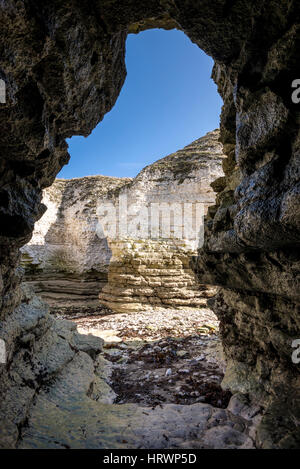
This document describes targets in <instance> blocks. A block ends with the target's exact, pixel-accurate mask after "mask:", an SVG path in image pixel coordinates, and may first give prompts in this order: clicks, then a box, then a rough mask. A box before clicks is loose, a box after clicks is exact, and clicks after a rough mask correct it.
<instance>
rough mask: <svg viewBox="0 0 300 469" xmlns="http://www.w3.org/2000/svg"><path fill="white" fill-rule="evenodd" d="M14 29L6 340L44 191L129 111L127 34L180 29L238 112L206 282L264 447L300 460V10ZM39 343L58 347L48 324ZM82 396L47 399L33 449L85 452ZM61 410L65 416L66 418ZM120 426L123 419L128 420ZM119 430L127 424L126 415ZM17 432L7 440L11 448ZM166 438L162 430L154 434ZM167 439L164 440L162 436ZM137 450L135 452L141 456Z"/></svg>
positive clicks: (228, 107)
mask: <svg viewBox="0 0 300 469" xmlns="http://www.w3.org/2000/svg"><path fill="white" fill-rule="evenodd" d="M0 15H1V25H2V29H1V39H0V45H1V57H2V62H1V70H0V74H1V78H2V79H4V80H5V82H6V85H7V103H6V104H5V105H2V104H1V119H0V127H1V146H0V151H1V163H0V177H1V191H0V204H1V205H0V260H1V273H0V289H1V293H2V295H1V315H0V318H1V329H5V330H6V325H7V326H8V325H9V321H10V317H12V316H13V314H14V313H13V311H14V310H15V308H16V307H17V306H18V304H19V303H20V299H21V293H20V288H19V285H20V281H21V278H20V275H19V272H18V270H16V267H17V265H18V262H19V248H20V247H21V246H23V245H24V244H26V243H27V242H28V241H29V239H30V237H31V233H32V231H33V226H34V223H35V221H36V220H37V219H39V218H40V217H41V216H42V214H43V212H44V210H45V207H44V205H43V204H42V203H41V198H42V189H43V188H45V187H46V186H49V185H50V184H51V183H52V182H53V180H54V178H55V176H56V174H57V173H58V171H59V170H60V168H61V167H62V165H63V164H65V163H66V162H67V161H68V158H69V155H68V153H67V145H66V142H65V139H66V138H68V137H71V136H72V135H88V134H89V133H90V132H91V130H92V129H93V128H94V127H95V125H96V124H97V123H98V122H99V121H100V120H101V119H102V118H103V116H104V114H105V113H106V112H108V111H109V110H110V109H111V108H112V106H113V105H114V103H115V100H116V98H117V96H118V94H119V93H120V90H121V87H122V84H123V82H124V78H125V75H126V71H125V60H124V56H125V40H126V36H127V33H128V32H138V31H140V30H143V29H147V28H150V27H155V26H159V27H165V28H166V29H170V28H172V27H178V28H179V29H181V30H183V31H184V32H185V33H186V34H187V35H188V36H189V37H190V39H191V40H192V41H194V42H195V43H196V44H197V45H198V46H199V47H200V48H202V49H203V50H204V51H205V52H207V53H208V54H209V55H211V56H212V57H213V58H214V60H215V63H216V65H215V68H214V79H215V81H216V82H217V84H218V87H219V91H220V94H221V96H222V98H223V100H224V107H223V110H222V115H221V140H222V143H223V145H224V152H225V154H226V155H228V158H227V159H226V160H224V162H223V168H224V172H225V175H226V178H225V179H223V180H221V181H218V183H217V186H218V189H219V195H218V200H217V205H216V207H215V209H211V210H210V212H209V216H210V219H209V220H208V224H207V231H206V244H205V246H204V248H203V250H202V251H201V252H200V253H199V256H198V257H197V259H196V260H195V268H196V270H197V273H198V276H199V278H200V280H201V282H204V283H211V284H213V285H220V286H221V291H220V293H219V295H218V298H217V300H216V301H215V304H214V310H215V312H216V314H217V315H218V316H219V318H220V321H221V326H220V329H221V334H222V340H223V343H224V351H225V355H226V357H227V360H229V363H230V366H229V367H228V369H227V376H226V375H225V382H226V383H227V385H228V386H230V387H231V388H232V389H234V390H236V389H238V388H240V389H242V392H244V391H246V390H247V391H246V392H248V393H249V394H250V395H251V399H252V400H253V401H258V400H259V399H260V400H261V402H262V404H263V406H264V409H265V414H264V417H263V418H262V420H261V423H260V426H259V428H258V431H257V434H256V444H257V445H258V446H260V447H265V448H270V447H274V448H282V447H297V446H298V447H299V441H300V435H299V426H298V422H299V412H300V405H299V397H300V396H299V364H296V363H293V362H292V360H291V354H292V348H291V342H292V340H293V339H294V338H297V339H298V338H299V336H300V326H299V310H298V308H299V286H298V285H297V283H296V281H297V278H298V277H299V274H298V272H299V271H298V268H299V238H300V236H299V148H300V134H299V104H297V103H293V102H292V100H291V94H292V89H291V83H292V82H293V80H295V79H297V78H299V77H298V73H299V22H300V18H299V15H300V13H299V2H298V0H272V1H269V0H253V1H251V2H249V1H246V0H237V1H235V2H228V1H227V0H212V1H210V2H206V1H204V0H203V1H199V2H197V3H195V2H191V1H190V0H183V1H181V2H178V1H176V0H174V1H173V0H170V1H165V0H149V1H147V2H142V3H141V2H132V1H129V0H124V1H122V2H120V1H115V0H103V1H101V2H99V1H98V0H93V1H89V2H86V1H83V2H77V1H75V0H64V1H62V0H54V1H53V0H51V1H50V0H45V1H43V2H36V1H35V0H26V1H25V0H19V1H18V2H15V1H11V0H4V1H2V2H1V6H0ZM244 287H245V288H244ZM24 313H25V311H24ZM26 314H29V313H28V312H27V313H26ZM23 316H24V315H23ZM32 328H33V331H32V332H34V329H35V328H37V331H39V332H42V330H41V328H40V327H38V324H37V322H35V323H34V324H33V326H32ZM50 329H51V327H50ZM53 333H54V332H53ZM21 335H22V328H18V327H17V326H16V324H15V325H12V328H11V332H10V334H9V337H11V340H10V341H8V353H9V354H10V353H11V351H12V350H13V349H14V347H15V344H16V343H17V344H18V347H20V353H24V354H25V352H26V347H24V346H23V345H22V343H21V342H19V341H18V339H19V337H21ZM40 340H41V342H43V341H44V340H45V341H46V337H45V339H44V338H43V337H41V339H40ZM32 353H33V355H34V354H35V353H37V352H35V351H33V352H32ZM83 357H84V358H85V357H86V355H84V356H82V355H81V356H80V357H78V358H77V360H79V361H80V360H81V359H83ZM2 368H3V367H2ZM83 368H84V369H87V367H83ZM1 374H2V376H1V400H2V395H3V396H10V397H9V398H10V399H11V401H12V402H13V401H14V400H15V402H18V400H16V399H15V397H14V396H15V395H14V384H13V383H14V381H13V379H12V377H11V375H9V369H8V366H7V367H6V366H4V369H3V370H2V373H1ZM69 376H70V375H66V376H65V379H66V381H65V383H66V382H70V381H69ZM70 379H71V378H70ZM84 381H85V382H86V380H84ZM71 382H72V383H73V382H74V379H73V380H71ZM80 383H81V382H80V381H79V380H78V382H77V383H75V384H74V388H73V389H74V394H75V395H76V392H75V389H77V391H78V395H77V396H78V399H77V400H76V398H75V400H73V404H72V402H70V401H72V397H71V396H74V394H71V393H70V386H68V393H67V394H64V395H63V396H64V399H65V400H64V399H62V395H61V392H60V390H58V391H57V393H55V383H54V384H52V385H51V392H50V393H48V394H47V393H46V386H45V384H43V383H42V390H41V391H40V393H39V395H38V397H37V407H35V410H36V412H35V414H34V417H33V416H32V419H33V421H34V424H35V425H36V428H37V432H38V434H39V437H37V438H35V439H33V438H30V432H29V433H28V438H27V440H26V443H25V440H24V441H23V444H24V445H29V444H31V445H32V446H40V445H44V446H47V444H49V445H51V446H54V445H56V444H57V443H55V441H61V442H63V444H66V445H68V444H69V439H71V437H72V431H73V435H74V433H75V435H74V438H76V439H77V441H78V440H81V441H82V439H84V438H85V437H84V436H83V434H82V429H80V430H79V425H78V423H76V422H78V421H79V420H80V418H81V422H82V419H85V418H86V416H87V415H88V412H89V411H88V409H87V407H86V406H85V404H84V403H83V401H82V400H80V397H81V396H82V395H81V394H80V392H81V391H80V386H81V384H80ZM57 384H58V383H57ZM61 385H62V386H64V383H63V381H61ZM76 386H77V388H76ZM23 389H24V388H23ZM60 389H61V388H60ZM28 392H29V393H32V390H31V391H30V390H29V391H28ZM22 395H24V396H25V393H23V394H22ZM68 395H69V400H68V397H67V396H68ZM79 396H80V397H79ZM18 397H19V396H18ZM24 398H25V397H24ZM58 400H59V402H64V403H65V407H64V410H61V412H60V411H58V410H57V407H56V404H57V403H58ZM79 401H80V405H77V404H78V403H79ZM98 405H99V404H98ZM43 409H44V410H43ZM186 409H187V408H183V409H182V412H183V426H184V425H185V424H186V422H187V420H184V415H185V416H186V419H189V415H190V414H188V413H186V414H185V412H187V411H186ZM203 409H204V408H203ZM1 412H2V415H3V411H1ZM120 412H121V410H120V409H119V408H118V409H116V411H115V416H116V419H117V418H118V417H119V415H120ZM138 412H139V410H138ZM155 412H156V411H153V414H152V415H156V414H155ZM205 412H206V410H202V411H201V410H200V405H199V404H197V406H196V407H194V408H193V412H192V416H193V418H194V417H195V415H197V414H198V415H199V419H200V415H202V416H203V415H204V414H205ZM129 414H130V415H131V416H133V411H132V408H131V407H129V408H128V415H129ZM20 415H21V414H20ZM45 416H47V419H48V427H47V428H45V420H46V419H45ZM60 418H62V420H63V421H64V422H65V423H64V424H63V425H62V427H61V430H59V426H58V424H57V422H58V421H59V420H60ZM105 419H106V417H105V412H104V411H103V415H102V416H101V418H99V419H98V420H99V421H100V422H101V425H103V429H105V426H106V425H105V424H106V423H107V421H105ZM171 419H172V415H171V414H170V413H169V414H168V416H167V420H168V421H169V422H171ZM87 420H88V418H87ZM109 420H110V421H111V422H116V420H114V419H113V418H112V416H111V415H110V416H109ZM9 422H10V420H9V419H5V426H4V427H3V426H1V429H3V428H4V429H5V430H6V435H7V432H8V430H9V428H10V423H9ZM159 422H160V423H159ZM119 424H120V421H119V422H118V424H117V425H116V427H117V428H116V427H114V428H115V430H116V431H115V432H112V433H113V434H114V436H115V437H116V434H118V435H120V434H122V429H124V431H127V434H129V432H128V428H127V426H126V425H127V424H126V423H125V419H123V420H122V425H123V426H121V425H119ZM161 424H162V422H161V420H160V421H158V420H156V422H155V423H154V422H153V428H154V425H158V427H156V429H158V428H162V427H161V426H160V425H161ZM162 425H165V421H164V423H163V424H162ZM97 428H98V429H99V428H100V427H99V426H98V427H97ZM97 428H96V425H93V424H92V423H91V425H90V426H89V432H88V441H89V446H90V447H93V446H97V441H96V440H95V439H93V435H97ZM138 428H141V427H138ZM73 429H74V430H73ZM11 430H12V433H13V432H14V431H15V430H16V428H15V427H14V426H12V427H11ZM68 430H70V432H71V433H70V435H71V436H70V438H69V437H68V436H67V435H68ZM172 431H173V432H174V428H173V430H172ZM184 431H185V430H184V429H183V430H182V432H183V433H184ZM215 431H216V430H215V428H213V429H212V430H211V432H212V433H214V432H215ZM50 433H51V435H52V436H51V438H50ZM123 434H124V433H123ZM53 435H55V436H53ZM156 435H157V438H158V440H159V438H160V437H161V432H160V431H157V432H156ZM48 436H49V438H48ZM129 436H130V434H129ZM196 437H197V436H196ZM158 440H157V442H156V443H155V442H153V440H152V442H151V443H150V442H149V440H147V443H145V444H146V445H153V446H152V447H155V444H157V445H160V444H162V442H161V441H160V440H159V441H158ZM3 441H4V440H3V439H2V442H3ZM50 441H51V443H49V442H50ZM102 441H103V440H102ZM116 441H117V440H116ZM118 441H120V440H118ZM128 441H129V443H128V444H129V446H130V441H131V443H133V440H131V438H129V440H128ZM215 441H217V436H216V435H215ZM14 442H15V440H14V439H13V440H12V442H11V443H10V444H11V445H13V444H14ZM30 442H31V443H30ZM2 444H4V443H2ZM116 444H120V445H122V443H121V442H120V443H116ZM165 444H166V443H165ZM103 445H105V443H103Z"/></svg>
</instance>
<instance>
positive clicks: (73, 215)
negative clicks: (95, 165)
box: [21, 130, 225, 312]
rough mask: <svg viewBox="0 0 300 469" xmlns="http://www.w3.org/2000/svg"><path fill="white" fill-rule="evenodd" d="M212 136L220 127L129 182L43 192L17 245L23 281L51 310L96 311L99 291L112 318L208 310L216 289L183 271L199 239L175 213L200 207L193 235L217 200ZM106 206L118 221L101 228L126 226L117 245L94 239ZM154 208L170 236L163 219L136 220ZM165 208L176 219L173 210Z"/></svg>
mask: <svg viewBox="0 0 300 469" xmlns="http://www.w3.org/2000/svg"><path fill="white" fill-rule="evenodd" d="M218 138H219V131H217V130H216V131H213V132H209V133H208V134H207V135H206V136H204V137H202V138H200V139H198V140H196V141H195V142H193V143H192V144H190V145H188V146H186V147H185V148H184V149H182V150H179V151H178V152H176V153H174V154H172V155H169V156H167V157H165V158H162V159H161V160H159V161H157V162H155V163H154V164H152V165H150V166H148V167H147V168H145V169H144V170H143V171H141V173H140V174H139V175H138V176H137V177H136V178H135V179H133V180H131V179H129V178H123V179H121V178H110V177H105V176H89V177H84V178H78V179H70V180H60V179H56V180H55V182H54V183H53V185H52V186H51V187H49V188H47V189H45V190H44V192H43V203H44V204H45V205H46V207H47V211H46V213H45V215H44V216H43V217H42V218H41V219H40V220H39V221H38V222H37V223H36V225H35V229H34V231H33V236H32V238H31V240H30V242H29V243H28V244H27V245H26V246H24V247H23V248H22V249H21V252H22V260H21V265H22V266H23V267H24V268H25V281H26V282H27V283H29V284H30V285H32V286H33V287H34V289H35V291H36V292H37V293H39V294H40V295H41V296H42V298H43V299H45V300H46V301H47V303H48V304H49V305H50V306H51V308H52V309H56V308H58V309H60V310H61V309H64V310H66V311H69V312H70V311H74V310H76V309H80V310H81V311H82V310H84V309H97V308H99V306H100V302H99V299H98V294H99V292H100V291H101V290H102V289H103V287H104V286H105V288H104V290H103V292H102V293H101V295H100V301H101V303H102V304H104V305H105V306H108V307H109V308H111V309H112V310H114V311H117V312H124V311H136V310H139V309H141V310H142V309H145V308H149V306H164V307H171V306H172V307H177V306H191V307H195V306H199V305H204V304H206V300H205V298H207V297H208V296H211V294H212V293H213V292H214V289H210V290H209V289H208V288H205V287H204V286H203V285H202V286H200V285H199V284H198V281H197V279H196V277H195V274H194V272H193V271H192V270H191V268H190V265H189V264H190V259H191V256H192V255H194V254H196V250H197V247H198V244H199V239H200V234H199V232H196V229H195V230H194V231H193V232H191V233H189V232H187V233H184V232H183V229H184V224H187V223H188V221H189V220H188V217H187V214H186V215H185V219H184V218H183V215H184V213H183V210H184V207H186V208H188V209H189V210H190V211H191V214H192V210H193V208H194V211H195V209H196V204H201V207H203V210H202V212H203V213H202V212H201V214H200V217H201V219H199V220H198V224H199V227H198V230H203V226H202V225H203V214H204V212H206V211H207V207H208V206H209V205H212V204H213V203H214V202H215V194H214V191H213V190H212V188H211V187H210V182H212V181H213V180H214V179H216V178H217V177H218V176H221V175H222V174H223V171H222V166H221V164H222V158H224V157H225V155H223V153H222V145H221V144H220V143H219V142H218ZM107 202H110V203H112V204H113V206H114V207H115V208H116V215H118V217H116V220H112V219H111V220H110V223H109V227H108V228H109V229H111V228H112V229H114V226H111V225H113V224H114V223H116V222H118V221H120V216H119V215H121V216H122V220H123V221H125V227H124V228H125V230H127V231H126V233H125V232H124V229H123V232H122V233H120V232H119V231H120V227H119V231H118V233H116V239H112V238H111V237H110V233H108V234H106V233H104V236H99V228H100V229H101V232H103V227H102V225H103V224H104V223H105V218H103V217H101V213H100V212H101V208H102V213H103V214H105V215H107V211H106V210H105V206H104V204H105V203H107ZM119 204H122V207H119ZM153 204H159V213H158V215H160V216H161V217H163V219H164V222H167V223H166V226H165V228H166V229H169V230H170V233H169V234H168V233H164V232H162V228H164V227H163V226H161V225H162V220H159V219H157V220H156V221H155V220H153V223H154V226H152V224H151V223H150V224H149V226H148V225H147V226H146V224H147V223H148V216H147V217H146V218H145V219H144V220H141V217H142V215H143V213H144V211H145V210H147V211H149V215H150V211H151V207H153ZM174 204H175V205H174ZM185 204H188V205H185ZM154 207H156V206H155V205H154ZM172 208H173V212H174V210H175V212H176V209H179V211H180V213H175V214H174V213H173V212H172V211H171V209H172ZM118 210H119V211H120V212H121V210H122V214H121V213H120V214H119V212H118ZM108 212H109V213H110V211H109V210H108ZM125 212H127V214H126V220H124V218H125ZM171 215H172V216H171ZM192 215H193V214H192ZM194 215H196V214H194ZM168 216H169V217H170V219H169V220H167V217H168ZM171 218H172V219H171ZM194 218H195V220H194V223H196V217H195V216H194ZM141 221H142V223H141ZM192 221H193V220H191V222H192ZM141 225H142V226H141ZM187 228H188V227H187ZM153 229H157V230H158V231H157V233H155V234H153ZM145 230H146V231H147V232H146V231H145ZM179 230H181V232H180V233H179ZM180 235H181V237H180ZM184 235H186V236H185V238H184V239H183V236H184ZM112 256H113V257H112ZM108 271H109V275H108ZM107 277H108V278H107ZM175 277H176V279H175ZM107 282H108V284H107ZM106 284H107V285H106Z"/></svg>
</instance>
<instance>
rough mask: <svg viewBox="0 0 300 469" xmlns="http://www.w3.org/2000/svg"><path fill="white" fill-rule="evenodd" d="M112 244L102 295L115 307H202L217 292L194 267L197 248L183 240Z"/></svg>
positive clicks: (130, 309) (129, 309)
mask: <svg viewBox="0 0 300 469" xmlns="http://www.w3.org/2000/svg"><path fill="white" fill-rule="evenodd" d="M109 244H110V247H111V250H112V256H113V257H112V259H111V262H110V266H109V273H108V283H107V284H106V285H105V286H104V288H103V290H102V292H101V293H100V295H99V298H100V301H101V303H102V304H104V305H106V306H108V307H109V308H110V309H112V310H113V311H116V312H119V313H126V312H134V311H150V310H151V308H152V309H153V308H173V309H174V308H180V307H192V308H193V307H194V308H199V307H201V306H202V307H203V306H206V304H207V298H210V297H211V296H213V295H214V294H215V293H216V291H215V289H214V288H209V287H207V286H206V285H201V284H199V282H198V281H197V278H196V276H195V274H194V272H193V271H192V269H191V267H190V258H191V256H192V255H193V254H194V251H192V250H189V249H187V247H186V245H185V244H184V243H183V242H181V243H180V242H177V243H176V240H174V242H173V244H172V243H171V242H170V241H168V242H167V241H160V242H159V241H152V240H132V239H128V240H126V241H125V240H123V241H122V240H117V241H110V243H109Z"/></svg>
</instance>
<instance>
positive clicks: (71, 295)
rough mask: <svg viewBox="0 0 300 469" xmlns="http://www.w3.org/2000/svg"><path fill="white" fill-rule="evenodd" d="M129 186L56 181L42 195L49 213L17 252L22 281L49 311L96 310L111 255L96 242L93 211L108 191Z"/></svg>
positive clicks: (100, 179)
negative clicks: (28, 285)
mask: <svg viewBox="0 0 300 469" xmlns="http://www.w3.org/2000/svg"><path fill="white" fill-rule="evenodd" d="M129 181H130V179H127V178H124V179H123V178H112V177H106V176H88V177H84V178H76V179H70V180H63V179H56V180H55V182H54V183H53V184H52V186H51V187H49V188H47V189H45V190H44V191H43V199H42V201H43V203H44V204H45V206H46V207H47V211H46V213H45V214H44V216H43V217H42V218H41V219H40V220H39V221H38V222H37V223H36V225H35V228H34V231H33V236H32V238H31V240H30V242H29V243H28V244H27V245H26V246H24V247H23V248H22V249H21V252H22V259H21V265H22V266H23V267H24V268H25V281H26V282H28V283H29V284H30V285H32V286H33V287H34V289H35V291H36V293H38V294H40V295H41V296H42V298H43V299H45V300H46V301H47V303H48V304H49V305H50V306H51V307H52V309H55V308H59V309H61V308H64V309H65V308H69V309H70V308H71V309H72V310H75V309H78V308H80V309H81V310H83V309H89V308H92V309H95V308H97V307H99V300H98V293H99V291H100V290H101V289H102V287H103V285H105V283H106V282H107V271H108V265H109V262H110V258H111V250H110V248H109V246H108V244H107V240H106V239H105V238H104V239H101V238H99V237H98V236H97V233H96V227H97V224H98V218H97V214H96V208H97V206H98V204H99V203H101V200H102V199H103V197H104V196H105V193H106V192H107V191H109V190H112V189H114V188H118V187H121V186H122V185H123V184H126V183H128V182H129Z"/></svg>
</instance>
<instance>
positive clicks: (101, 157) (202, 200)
mask: <svg viewBox="0 0 300 469" xmlns="http://www.w3.org/2000/svg"><path fill="white" fill-rule="evenodd" d="M126 49H127V52H126V65H127V78H126V80H125V84H124V86H123V88H122V91H121V93H120V96H119V98H118V100H117V102H116V104H115V106H114V107H113V109H112V110H111V111H110V113H108V114H107V115H106V116H105V117H104V120H103V121H102V122H100V123H99V124H98V126H97V127H96V128H95V129H94V131H93V132H92V134H91V135H90V136H88V137H86V138H85V137H80V136H74V137H72V138H71V139H69V140H68V144H69V152H70V155H71V160H70V163H69V164H68V165H67V166H65V167H64V168H63V169H62V170H61V172H60V173H59V174H58V178H57V179H56V181H55V182H54V184H53V185H52V186H51V187H50V188H48V189H46V190H45V191H44V199H43V202H44V204H45V205H46V206H47V207H48V210H47V212H46V214H45V215H44V216H43V217H42V218H41V220H40V221H38V222H37V224H36V226H35V230H34V233H33V237H32V239H31V241H30V243H29V244H28V245H27V246H25V247H24V248H22V265H23V267H24V268H25V272H26V273H25V283H26V284H28V285H30V286H33V288H34V289H35V291H36V293H37V294H39V295H41V296H42V298H43V299H44V300H45V301H46V302H47V303H48V304H49V306H50V310H51V312H52V313H53V315H55V316H56V317H57V318H60V319H61V318H63V319H70V320H73V321H75V322H76V324H77V328H78V331H79V332H80V333H82V334H91V335H94V336H96V337H101V338H102V339H103V340H104V341H105V345H104V347H105V354H104V356H105V358H106V359H107V360H108V362H109V363H111V367H112V378H111V384H112V387H113V389H114V391H116V397H115V402H116V403H130V402H131V403H139V404H144V405H147V406H148V405H157V404H159V403H162V402H165V403H177V404H193V403H196V402H207V403H209V404H212V405H214V406H215V407H222V408H225V407H226V406H227V404H228V401H229V398H230V396H231V394H230V392H224V391H222V389H221V387H220V382H221V380H222V378H223V374H224V362H223V359H222V357H221V345H220V341H219V338H218V320H217V318H216V317H215V315H214V313H213V312H212V311H211V309H210V308H209V306H208V304H207V302H208V301H209V299H210V298H211V297H212V296H214V294H215V292H216V290H215V289H214V288H213V287H209V286H207V285H203V284H199V282H198V281H197V279H196V276H195V274H194V272H193V271H192V269H191V267H190V259H191V257H192V256H193V255H196V253H197V249H198V248H199V247H201V245H202V242H203V240H201V243H200V238H201V237H202V236H203V216H204V214H205V213H207V209H208V207H209V206H211V205H213V203H214V202H215V193H214V191H213V189H212V188H211V187H210V183H211V182H213V181H214V180H215V179H216V178H218V177H222V176H223V174H224V173H223V171H222V159H223V158H224V157H225V155H224V154H223V151H222V145H221V143H219V131H218V130H215V129H216V128H217V127H218V125H219V122H218V120H219V114H220V108H221V102H222V100H221V98H220V96H219V94H218V93H217V89H216V85H215V84H214V83H213V81H212V80H211V70H212V67H213V61H212V59H211V58H210V57H209V56H207V55H206V54H205V53H204V52H203V51H202V50H201V49H200V48H199V47H198V46H197V45H195V44H192V42H191V41H190V39H189V38H188V37H187V36H186V35H185V34H184V33H183V32H182V31H178V30H171V31H165V30H159V29H153V30H147V31H144V32H141V33H139V34H138V35H136V34H131V35H129V36H128V38H127V47H126ZM97 60H98V58H97V57H96V55H95V54H94V55H93V57H92V62H93V64H97ZM191 142H192V143H191ZM181 147H183V148H182V149H180V148H181ZM168 153H169V155H168V156H164V154H168ZM99 173H101V175H99ZM90 174H93V175H92V176H91V175H90ZM122 197H123V198H126V208H125V207H124V202H122ZM127 199H128V200H127ZM99 202H100V209H101V214H102V216H103V215H104V217H102V218H101V216H99V215H100V213H99ZM122 203H123V205H122ZM109 204H110V205H111V207H109V206H108V207H107V209H104V208H103V206H105V205H109ZM121 205H122V207H121ZM115 207H116V210H115ZM153 207H154V208H155V209H157V219H156V220H155V219H154V217H155V215H154V211H155V210H154V209H153ZM113 210H115V213H116V218H118V220H117V221H118V223H119V224H120V217H122V218H124V211H126V212H127V213H126V216H127V217H128V226H126V227H125V233H124V230H123V232H122V233H121V232H120V230H121V228H118V229H117V233H116V236H115V237H114V236H113V237H112V236H110V234H111V231H112V226H109V225H112V224H113V223H116V220H112V218H111V217H110V218H109V217H107V214H111V213H110V212H111V211H113ZM145 210H146V211H147V213H146V215H145V213H144V212H145ZM141 214H142V215H144V217H143V216H141ZM197 217H198V218H197ZM147 222H149V226H147V227H146V228H145V225H146V224H147ZM166 222H167V223H166ZM153 224H154V225H155V226H153ZM168 224H169V225H168ZM107 225H108V226H107ZM185 225H191V226H188V228H189V232H188V230H187V226H185ZM99 229H100V231H101V235H102V236H101V235H99ZM104 231H105V233H104ZM107 232H108V233H109V234H107ZM154 232H155V233H154ZM124 272H125V274H124ZM99 293H100V295H99ZM99 297H100V298H99ZM99 300H100V301H99Z"/></svg>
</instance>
